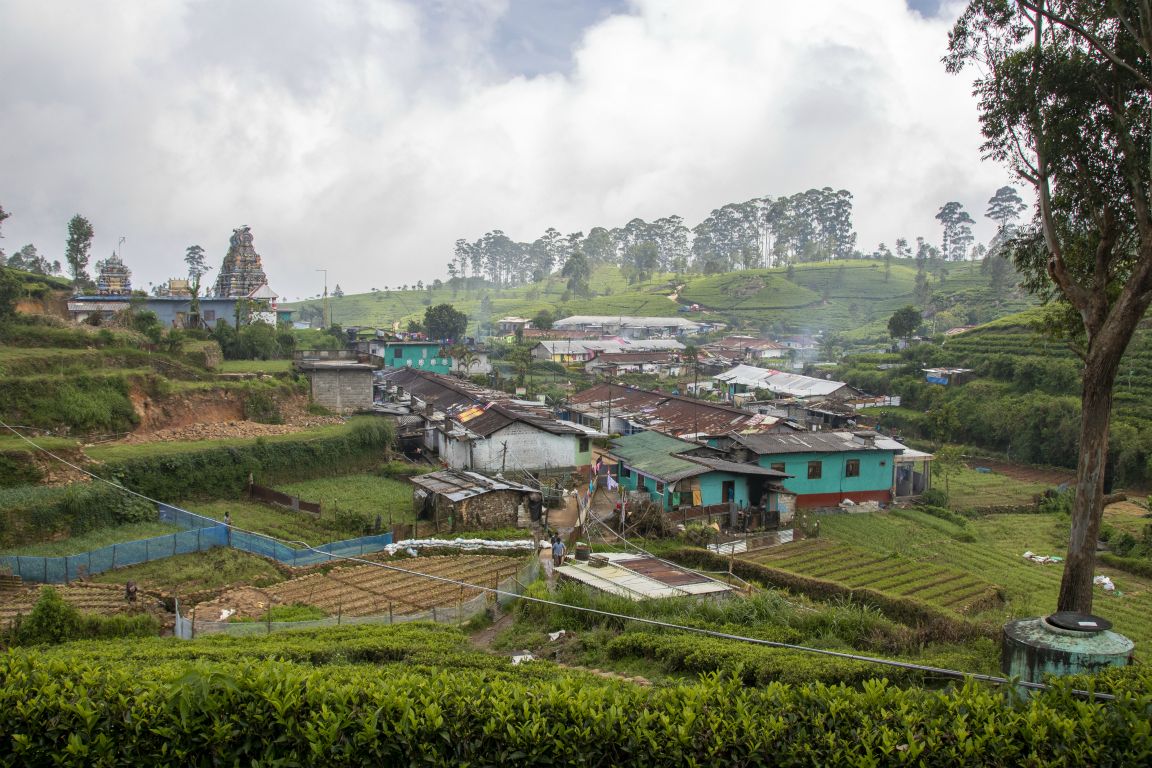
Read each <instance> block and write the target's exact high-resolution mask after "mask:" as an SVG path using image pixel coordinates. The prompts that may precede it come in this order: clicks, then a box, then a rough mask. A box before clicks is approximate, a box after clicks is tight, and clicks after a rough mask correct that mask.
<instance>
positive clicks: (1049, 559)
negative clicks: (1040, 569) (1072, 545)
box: [1024, 551, 1064, 564]
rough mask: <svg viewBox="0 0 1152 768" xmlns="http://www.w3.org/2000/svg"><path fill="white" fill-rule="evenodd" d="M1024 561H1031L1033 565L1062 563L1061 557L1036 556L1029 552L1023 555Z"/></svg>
mask: <svg viewBox="0 0 1152 768" xmlns="http://www.w3.org/2000/svg"><path fill="white" fill-rule="evenodd" d="M1024 559H1025V560H1031V561H1032V562H1034V563H1042V564H1045V563H1062V562H1064V558H1062V557H1057V556H1056V555H1038V554H1036V553H1035V552H1031V551H1029V552H1025V553H1024Z"/></svg>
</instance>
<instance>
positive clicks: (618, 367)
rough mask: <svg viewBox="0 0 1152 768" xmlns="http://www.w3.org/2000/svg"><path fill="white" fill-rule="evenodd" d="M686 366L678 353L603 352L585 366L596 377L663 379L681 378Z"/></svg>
mask: <svg viewBox="0 0 1152 768" xmlns="http://www.w3.org/2000/svg"><path fill="white" fill-rule="evenodd" d="M683 369H684V365H683V363H682V362H681V359H680V355H679V354H678V353H676V352H655V351H653V352H601V353H599V354H597V355H596V356H595V357H593V358H592V359H591V360H589V361H588V362H587V363H585V364H584V370H585V372H587V373H590V374H592V375H594V376H596V375H605V376H618V375H620V374H622V373H646V374H651V375H654V376H658V377H660V378H662V379H665V378H668V377H670V376H679V375H680V373H681V372H682V371H683Z"/></svg>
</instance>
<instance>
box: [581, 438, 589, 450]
mask: <svg viewBox="0 0 1152 768" xmlns="http://www.w3.org/2000/svg"><path fill="white" fill-rule="evenodd" d="M587 450H588V438H586V437H582V438H580V453H584V452H585V451H587Z"/></svg>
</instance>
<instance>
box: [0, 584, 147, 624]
mask: <svg viewBox="0 0 1152 768" xmlns="http://www.w3.org/2000/svg"><path fill="white" fill-rule="evenodd" d="M53 589H55V590H56V593H57V594H58V595H60V597H62V598H63V599H64V601H65V602H66V603H68V604H70V605H72V606H73V607H74V608H76V609H77V610H78V611H80V612H81V613H92V614H99V615H101V616H113V615H116V614H121V613H135V612H136V611H138V610H139V608H140V606H144V605H150V603H149V598H148V597H146V596H145V595H143V594H141V595H140V596H139V598H138V602H137V603H129V602H128V601H127V600H125V599H124V588H123V587H121V586H119V585H115V586H113V585H107V584H85V583H76V584H72V585H67V586H61V585H57V586H55V587H53ZM39 597H40V590H39V589H36V588H32V589H23V590H21V591H19V592H15V591H8V592H5V593H4V594H3V595H2V597H0V627H5V626H8V624H9V622H11V621H13V620H14V619H15V618H16V617H17V616H27V615H28V614H29V613H30V612H31V611H32V606H33V605H34V604H35V603H36V600H37V598H39Z"/></svg>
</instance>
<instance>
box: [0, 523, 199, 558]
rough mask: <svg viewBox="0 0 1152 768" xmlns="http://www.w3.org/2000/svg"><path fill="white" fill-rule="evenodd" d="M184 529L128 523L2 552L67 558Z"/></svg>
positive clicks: (167, 525) (162, 524)
mask: <svg viewBox="0 0 1152 768" xmlns="http://www.w3.org/2000/svg"><path fill="white" fill-rule="evenodd" d="M180 530H181V528H179V527H178V526H175V525H169V524H168V523H160V522H155V523H125V524H124V525H116V526H112V527H109V528H100V529H98V530H95V531H89V532H88V533H82V534H80V535H78V536H71V537H69V538H67V539H64V540H62V541H42V542H37V543H36V544H26V545H25V546H22V547H13V548H11V549H0V555H20V556H28V557H65V556H67V555H78V554H81V553H83V552H89V551H91V550H93V549H100V548H101V547H110V546H112V545H113V544H124V543H127V542H130V541H139V540H140V539H151V538H153V537H156V536H165V535H167V534H169V533H176V532H177V531H180Z"/></svg>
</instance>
